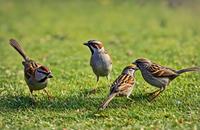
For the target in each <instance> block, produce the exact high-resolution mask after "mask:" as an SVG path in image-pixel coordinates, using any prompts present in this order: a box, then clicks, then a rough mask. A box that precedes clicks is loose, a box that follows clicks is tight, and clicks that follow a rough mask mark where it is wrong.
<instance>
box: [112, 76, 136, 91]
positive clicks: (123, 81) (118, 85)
mask: <svg viewBox="0 0 200 130" xmlns="http://www.w3.org/2000/svg"><path fill="white" fill-rule="evenodd" d="M133 84H134V78H133V77H132V76H131V75H128V74H122V75H120V76H119V77H118V78H117V79H116V80H115V81H114V83H113V84H112V87H111V90H110V92H111V93H113V92H119V91H124V90H126V89H127V88H129V87H131V86H132V85H133Z"/></svg>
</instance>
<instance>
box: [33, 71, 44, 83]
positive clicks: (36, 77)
mask: <svg viewBox="0 0 200 130" xmlns="http://www.w3.org/2000/svg"><path fill="white" fill-rule="evenodd" d="M45 77H46V74H43V73H41V72H38V71H36V72H35V79H36V80H37V81H40V80H42V79H44V78H45Z"/></svg>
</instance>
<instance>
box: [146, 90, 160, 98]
mask: <svg viewBox="0 0 200 130" xmlns="http://www.w3.org/2000/svg"><path fill="white" fill-rule="evenodd" d="M159 91H160V89H158V90H156V91H154V92H152V93H148V95H149V96H153V95H155V93H157V92H159Z"/></svg>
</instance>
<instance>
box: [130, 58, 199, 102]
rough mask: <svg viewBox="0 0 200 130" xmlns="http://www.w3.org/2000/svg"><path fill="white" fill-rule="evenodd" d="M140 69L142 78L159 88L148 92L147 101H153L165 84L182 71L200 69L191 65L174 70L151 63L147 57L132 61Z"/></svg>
mask: <svg viewBox="0 0 200 130" xmlns="http://www.w3.org/2000/svg"><path fill="white" fill-rule="evenodd" d="M133 64H136V65H137V67H138V68H139V69H140V71H141V73H142V76H143V78H144V80H145V81H146V82H147V83H149V84H151V85H152V86H155V87H157V88H159V89H158V90H157V91H155V92H153V93H151V94H150V97H149V101H153V100H154V99H155V98H156V97H157V96H159V95H160V93H161V92H163V91H164V90H165V89H166V87H167V85H169V83H170V82H171V81H172V80H174V79H175V78H177V77H178V76H180V75H181V74H182V73H185V72H190V71H200V67H191V68H186V69H181V70H174V69H171V68H168V67H164V66H161V65H158V64H156V63H153V62H152V61H150V60H149V59H145V58H140V59H137V60H136V61H134V62H133Z"/></svg>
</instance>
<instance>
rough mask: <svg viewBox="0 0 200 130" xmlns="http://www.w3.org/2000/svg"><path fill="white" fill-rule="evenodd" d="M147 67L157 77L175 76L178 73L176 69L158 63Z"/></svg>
mask: <svg viewBox="0 0 200 130" xmlns="http://www.w3.org/2000/svg"><path fill="white" fill-rule="evenodd" d="M147 69H148V71H149V72H151V74H152V75H153V76H155V77H175V76H177V75H178V74H177V73H176V71H175V70H173V69H170V68H167V67H163V66H160V65H157V64H152V65H151V66H150V67H149V68H147Z"/></svg>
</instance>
